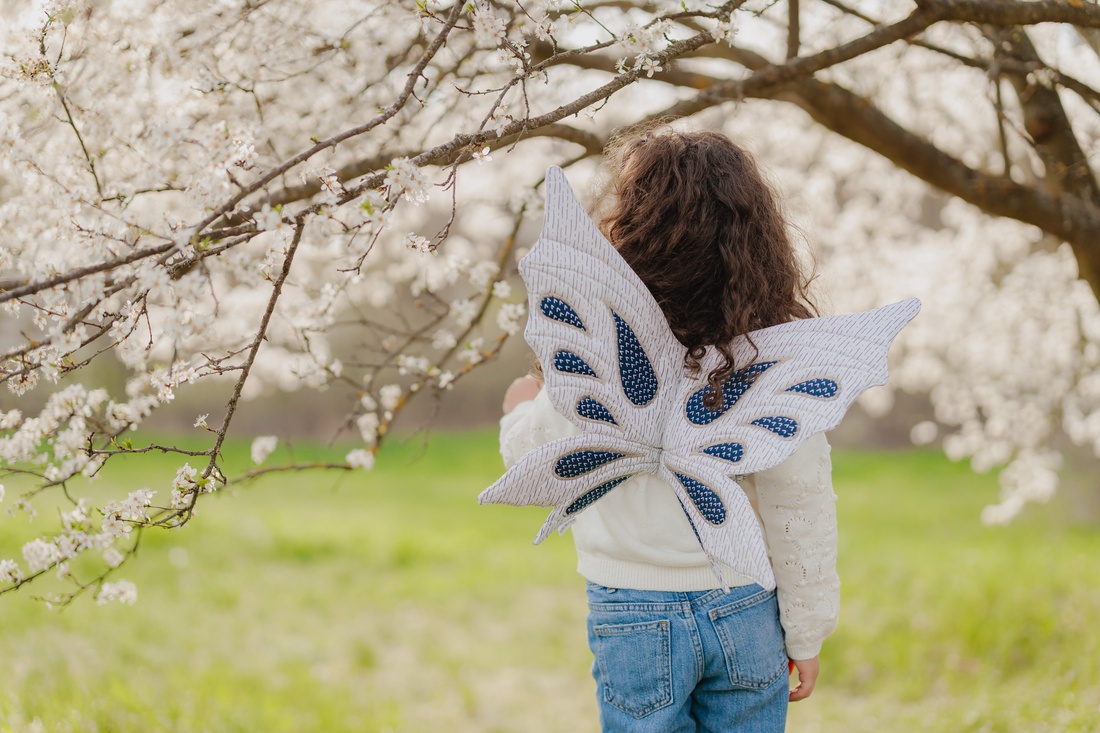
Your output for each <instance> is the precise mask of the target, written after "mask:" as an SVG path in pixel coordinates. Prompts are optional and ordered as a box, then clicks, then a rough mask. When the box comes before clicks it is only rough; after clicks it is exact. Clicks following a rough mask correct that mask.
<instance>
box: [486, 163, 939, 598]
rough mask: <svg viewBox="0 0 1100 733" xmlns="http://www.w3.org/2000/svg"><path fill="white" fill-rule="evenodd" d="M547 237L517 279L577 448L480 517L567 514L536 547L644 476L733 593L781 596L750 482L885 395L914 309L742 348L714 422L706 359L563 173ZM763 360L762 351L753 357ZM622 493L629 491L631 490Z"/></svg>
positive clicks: (496, 490) (807, 323) (530, 334)
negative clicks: (672, 496) (502, 508)
mask: <svg viewBox="0 0 1100 733" xmlns="http://www.w3.org/2000/svg"><path fill="white" fill-rule="evenodd" d="M545 185H546V221H545V225H544V228H543V231H542V235H541V236H540V237H539V240H538V242H537V243H536V245H535V247H534V248H533V249H532V250H531V252H530V254H528V255H527V256H526V257H524V258H523V259H522V260H521V261H520V263H519V270H520V274H521V276H522V277H523V280H524V282H525V283H526V285H527V291H528V300H529V304H530V317H529V320H528V323H527V329H526V331H525V332H524V336H525V338H526V339H527V343H528V344H530V346H531V348H532V349H533V350H534V352H535V355H536V356H537V357H538V359H539V363H541V364H542V368H543V375H544V377H545V380H546V382H545V389H546V391H547V396H548V397H549V398H550V402H551V403H552V404H553V405H554V408H555V409H556V410H557V411H558V412H559V413H561V414H562V415H564V416H565V417H566V418H568V419H569V420H570V421H571V422H572V423H573V424H574V425H576V426H577V427H578V428H579V429H580V431H581V432H580V434H579V435H575V436H571V437H567V438H562V439H560V440H555V441H552V442H550V443H547V444H545V445H542V446H540V447H538V448H536V449H535V450H532V451H531V452H529V453H527V454H526V455H525V456H523V457H522V458H521V459H520V460H519V462H518V463H516V465H515V466H513V467H512V468H511V469H510V470H509V471H508V472H507V473H505V474H504V476H503V477H501V479H500V480H499V481H497V482H496V483H494V484H493V485H492V486H490V487H489V488H488V489H486V490H485V491H484V492H482V494H481V496H480V497H478V501H479V502H480V503H482V504H511V505H515V506H522V505H537V506H546V507H554V509H553V511H552V512H551V513H550V516H549V517H548V518H547V519H546V522H545V524H543V526H542V529H541V530H540V531H539V533H538V536H537V537H536V538H535V543H536V544H538V543H540V542H542V541H543V540H544V539H545V538H546V537H547V536H548V535H549V534H550V533H551V532H553V531H554V530H558V531H560V532H564V531H565V529H566V528H567V527H568V526H569V525H570V524H571V523H572V521H573V520H574V519H575V518H576V516H577V515H578V514H580V513H581V512H583V511H584V510H585V509H587V508H588V507H590V506H592V504H594V503H595V502H597V501H599V499H600V498H601V497H603V496H604V495H606V494H607V493H608V492H610V491H615V490H616V487H618V486H619V485H620V484H622V483H623V482H625V481H626V480H627V479H629V478H630V477H632V476H636V475H639V474H644V473H651V474H656V475H657V476H660V477H661V478H662V479H663V480H664V481H665V483H667V484H668V485H669V486H670V487H671V490H672V491H674V492H675V493H676V496H677V498H678V499H679V500H680V504H681V505H682V506H683V509H684V512H685V513H686V514H687V517H688V519H689V520H690V522H691V525H692V527H693V528H694V530H695V533H696V536H698V538H699V542H700V544H701V545H702V548H703V550H704V552H705V553H706V555H707V557H708V558H709V559H710V562H711V565H712V566H713V568H714V570H715V573H716V574H717V575H718V578H719V580H721V582H722V584H723V586H724V585H725V582H726V581H725V580H724V579H723V578H722V574H721V565H726V566H728V567H730V568H732V569H733V570H735V571H737V572H738V573H741V574H742V575H744V576H746V577H748V578H751V579H752V580H754V581H756V582H757V583H759V584H760V585H761V586H763V587H764V588H766V589H768V590H770V589H772V588H774V587H775V576H774V575H773V574H772V568H771V563H770V562H769V560H768V552H767V547H766V546H765V543H764V536H763V533H762V531H761V528H760V524H759V522H758V521H757V519H756V515H755V513H754V512H753V509H752V506H751V505H750V504H749V501H748V498H747V497H746V495H745V493H744V492H743V491H742V490H741V487H740V486H739V485H738V483H737V478H738V477H739V476H744V475H747V474H751V473H755V472H757V471H763V470H765V469H767V468H770V467H772V466H775V465H777V464H778V463H780V462H781V461H783V460H784V459H785V458H787V457H788V456H790V455H791V454H792V453H794V452H795V450H797V449H798V447H799V446H800V445H801V444H802V443H804V442H805V440H806V439H807V438H808V437H810V436H811V435H813V434H814V433H818V432H822V431H825V430H829V429H830V428H833V427H835V426H836V425H837V424H838V423H839V422H840V420H841V418H842V417H843V416H844V413H845V412H846V411H847V409H848V407H849V406H850V405H851V404H852V402H853V401H854V400H855V398H856V397H858V396H859V394H860V393H861V392H863V391H864V390H865V389H867V388H868V387H871V386H873V385H879V384H884V383H885V382H886V378H887V371H886V353H887V350H888V349H889V347H890V342H891V341H892V340H893V339H894V337H895V336H896V335H897V334H898V332H899V331H900V330H901V329H902V327H904V326H905V324H906V323H908V322H909V321H910V320H911V319H912V318H913V317H914V316H915V315H916V313H917V311H918V310H919V308H920V303H919V301H917V300H915V299H914V300H906V301H902V302H900V303H895V304H893V305H889V306H886V307H884V308H878V309H876V310H872V311H868V312H866V313H857V314H852V315H842V316H832V317H828V318H809V319H806V320H801V321H793V322H791V323H785V324H782V325H779V326H773V327H771V328H765V329H761V330H759V331H754V332H753V333H752V334H751V340H752V341H751V343H750V342H749V339H748V338H745V337H743V336H742V337H738V338H737V339H736V340H735V341H734V342H733V354H734V358H735V363H736V364H747V366H745V367H744V368H742V369H740V370H739V371H737V372H735V373H734V374H733V375H732V376H731V377H730V378H729V379H727V381H726V382H725V383H724V385H723V387H722V401H721V404H718V405H714V406H713V407H708V406H707V404H706V403H705V400H706V397H707V396H708V395H709V394H710V393H711V392H712V390H711V388H710V387H709V386H708V385H707V382H706V375H708V374H709V373H710V372H711V370H712V369H714V368H715V367H716V366H717V365H718V364H719V360H720V355H719V353H718V352H717V351H716V350H715V349H713V348H708V349H707V353H706V355H705V356H704V357H703V359H702V360H701V363H700V367H701V368H700V369H699V370H698V371H697V372H691V371H688V370H687V369H686V368H685V363H684V357H685V356H686V348H685V347H684V346H683V345H682V344H680V342H679V341H677V340H676V338H675V336H673V334H672V331H671V330H670V328H669V325H668V321H667V320H666V319H665V317H664V314H663V313H662V312H661V309H660V306H658V304H657V302H656V301H655V300H654V299H653V296H652V295H651V294H650V292H649V290H648V289H647V288H646V286H645V284H644V283H642V281H641V280H640V279H639V278H638V276H637V275H636V274H635V273H634V271H633V270H632V269H631V268H630V265H628V264H627V263H626V261H625V260H624V259H623V258H622V257H621V256H620V255H619V253H618V252H617V251H616V250H615V248H614V247H613V246H612V245H611V243H610V242H608V241H607V239H606V238H604V236H603V234H601V233H600V231H599V229H598V228H597V227H596V225H595V224H594V223H593V222H592V220H591V219H590V218H589V216H588V214H587V213H586V212H585V211H584V209H583V207H581V205H580V203H579V202H578V201H577V199H576V197H575V196H574V195H573V191H572V189H571V188H570V187H569V183H568V181H567V180H566V178H565V174H564V173H563V172H562V171H561V169H560V168H550V169H549V171H547V175H546V184H545ZM753 345H755V347H756V348H755V349H754V348H753ZM620 490H629V487H627V488H625V489H620Z"/></svg>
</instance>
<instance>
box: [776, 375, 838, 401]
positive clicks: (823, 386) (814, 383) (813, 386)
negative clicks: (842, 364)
mask: <svg viewBox="0 0 1100 733" xmlns="http://www.w3.org/2000/svg"><path fill="white" fill-rule="evenodd" d="M838 389H839V387H838V386H837V383H836V382H834V381H833V380H831V379H809V380H807V381H805V382H799V383H798V384H794V385H791V386H790V387H787V391H788V392H801V393H802V394H806V395H809V396H810V397H820V398H821V399H823V400H827V399H830V398H832V397H836V393H837V390H838Z"/></svg>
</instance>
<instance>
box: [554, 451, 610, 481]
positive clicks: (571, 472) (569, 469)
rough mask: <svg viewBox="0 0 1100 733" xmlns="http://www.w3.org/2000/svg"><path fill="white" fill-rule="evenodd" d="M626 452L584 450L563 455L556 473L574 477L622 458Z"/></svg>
mask: <svg viewBox="0 0 1100 733" xmlns="http://www.w3.org/2000/svg"><path fill="white" fill-rule="evenodd" d="M624 455H625V454H624V453H614V452H612V451H606V450H582V451H577V452H576V453H570V454H569V455H566V456H562V457H561V458H559V459H558V462H557V465H555V466H554V473H556V474H557V475H558V476H559V477H560V478H573V477H574V476H580V475H581V474H582V473H588V472H589V471H595V470H596V469H597V468H599V467H600V466H602V465H604V464H605V463H610V462H611V461H614V460H616V459H619V458H622V457H623V456H624Z"/></svg>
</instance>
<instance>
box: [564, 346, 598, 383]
mask: <svg viewBox="0 0 1100 733" xmlns="http://www.w3.org/2000/svg"><path fill="white" fill-rule="evenodd" d="M554 368H555V369H557V370H558V371H559V372H564V373H566V374H579V375H581V376H582V377H595V376H596V372H595V370H594V369H592V367H590V366H588V362H586V361H585V360H584V359H582V358H580V357H579V356H577V355H576V354H574V353H573V352H572V351H559V352H558V353H556V354H554Z"/></svg>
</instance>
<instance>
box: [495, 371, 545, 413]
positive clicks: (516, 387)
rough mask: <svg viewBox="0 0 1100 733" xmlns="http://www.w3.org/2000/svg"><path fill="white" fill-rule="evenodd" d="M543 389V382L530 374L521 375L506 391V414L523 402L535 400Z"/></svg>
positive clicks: (504, 406)
mask: <svg viewBox="0 0 1100 733" xmlns="http://www.w3.org/2000/svg"><path fill="white" fill-rule="evenodd" d="M541 389H542V382H541V381H539V380H538V379H535V378H534V377H532V376H531V375H530V374H528V375H526V376H523V377H520V378H519V379H517V380H516V381H514V382H512V384H511V386H509V387H508V391H507V392H505V393H504V405H503V408H504V414H505V415H507V414H508V413H509V412H511V411H512V410H514V409H516V406H517V405H519V404H520V403H522V402H527V401H528V400H533V399H535V397H536V396H537V395H538V393H539V390H541Z"/></svg>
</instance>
